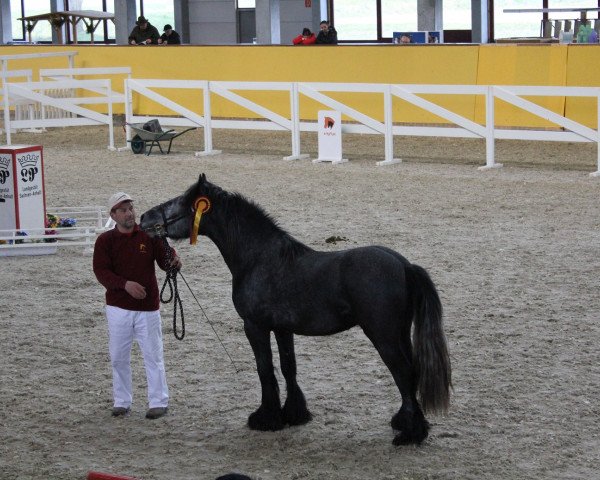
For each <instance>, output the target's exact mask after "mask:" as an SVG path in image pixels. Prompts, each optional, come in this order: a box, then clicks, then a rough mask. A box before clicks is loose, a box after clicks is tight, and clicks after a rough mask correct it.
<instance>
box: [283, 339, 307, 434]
mask: <svg viewBox="0 0 600 480" xmlns="http://www.w3.org/2000/svg"><path fill="white" fill-rule="evenodd" d="M275 338H276V339H277V346H278V347H279V360H280V362H281V372H282V373H283V376H284V378H285V383H286V390H287V397H286V399H285V403H284V405H283V421H284V422H285V423H287V424H288V425H304V424H305V423H308V422H310V421H311V420H312V415H311V413H310V412H309V411H308V409H307V408H306V400H305V398H304V394H303V393H302V390H301V389H300V386H299V385H298V383H297V382H296V354H295V353H294V334H293V333H289V332H281V331H275Z"/></svg>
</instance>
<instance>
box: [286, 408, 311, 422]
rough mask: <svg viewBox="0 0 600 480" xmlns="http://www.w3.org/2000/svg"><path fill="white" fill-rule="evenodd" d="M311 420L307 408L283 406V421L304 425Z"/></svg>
mask: <svg viewBox="0 0 600 480" xmlns="http://www.w3.org/2000/svg"><path fill="white" fill-rule="evenodd" d="M311 420H312V413H310V412H309V411H308V409H306V408H304V409H301V410H293V409H291V408H286V407H285V406H284V407H283V421H284V422H285V423H286V424H287V425H289V426H293V425H304V424H306V423H308V422H310V421H311Z"/></svg>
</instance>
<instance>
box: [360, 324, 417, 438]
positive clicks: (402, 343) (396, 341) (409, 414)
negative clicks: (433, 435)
mask: <svg viewBox="0 0 600 480" xmlns="http://www.w3.org/2000/svg"><path fill="white" fill-rule="evenodd" d="M363 330H364V331H365V333H366V335H367V336H368V337H369V339H370V340H371V342H373V345H374V346H375V348H376V349H377V351H378V352H379V355H380V356H381V359H382V360H383V362H384V363H385V365H386V366H387V367H388V369H389V371H390V373H391V374H392V377H394V382H395V383H396V386H397V387H398V390H399V391H400V395H401V396H402V406H401V407H400V410H399V411H398V412H397V413H396V414H395V415H394V416H393V417H392V421H391V425H392V428H393V429H394V430H398V431H399V433H398V434H397V435H396V437H395V438H394V441H393V443H394V445H408V444H413V443H415V444H420V443H421V442H423V440H425V439H426V438H427V435H428V434H429V423H428V422H427V420H426V419H425V416H424V415H423V411H422V410H421V407H420V405H419V402H418V401H417V397H416V389H417V387H416V374H415V371H414V366H413V362H412V349H411V343H410V336H409V335H410V332H406V333H405V334H401V335H398V334H395V332H394V333H392V332H389V331H388V332H384V331H383V330H379V331H378V332H373V331H368V329H365V328H363ZM384 334H385V335H384ZM400 336H402V337H403V340H401V339H400V338H399V337H400Z"/></svg>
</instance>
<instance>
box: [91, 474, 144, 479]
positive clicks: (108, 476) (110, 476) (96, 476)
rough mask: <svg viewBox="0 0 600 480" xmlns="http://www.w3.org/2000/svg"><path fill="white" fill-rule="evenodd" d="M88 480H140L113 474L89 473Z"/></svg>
mask: <svg viewBox="0 0 600 480" xmlns="http://www.w3.org/2000/svg"><path fill="white" fill-rule="evenodd" d="M87 480H138V479H137V478H135V477H124V476H123V475H113V474H111V473H101V472H88V474H87Z"/></svg>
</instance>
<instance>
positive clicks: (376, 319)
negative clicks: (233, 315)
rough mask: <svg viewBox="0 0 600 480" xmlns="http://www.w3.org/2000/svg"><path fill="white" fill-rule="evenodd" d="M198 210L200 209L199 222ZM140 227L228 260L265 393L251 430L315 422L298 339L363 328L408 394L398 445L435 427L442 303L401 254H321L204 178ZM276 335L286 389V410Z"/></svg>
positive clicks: (440, 401)
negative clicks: (200, 242) (205, 245)
mask: <svg viewBox="0 0 600 480" xmlns="http://www.w3.org/2000/svg"><path fill="white" fill-rule="evenodd" d="M198 208H199V209H200V211H201V212H203V213H202V215H201V216H200V217H199V218H198V217H197V214H196V212H197V210H198ZM195 219H196V222H198V220H199V226H196V227H195V228H197V232H196V231H194V220H195ZM140 224H141V227H142V228H143V229H144V230H146V231H148V232H151V233H152V232H153V233H154V234H159V235H167V236H168V237H170V238H173V239H184V238H188V237H190V236H191V237H192V238H194V237H195V235H196V233H197V234H199V235H205V236H207V237H208V238H210V239H211V240H212V241H213V242H214V243H215V245H216V246H217V247H218V248H219V251H220V252H221V254H222V255H223V258H224V260H225V263H226V264H227V266H228V267H229V269H230V270H231V275H232V283H233V303H234V305H235V308H236V310H237V312H238V313H239V315H240V317H242V319H243V320H244V331H245V332H246V336H247V337H248V341H249V342H250V345H251V346H252V350H253V351H254V356H255V358H256V366H257V370H258V376H259V378H260V383H261V388H262V400H261V405H260V407H259V408H258V410H256V411H255V412H254V413H252V414H251V415H250V416H249V418H248V426H249V427H250V428H251V429H254V430H280V429H282V428H283V427H284V426H285V425H302V424H304V423H307V422H308V421H310V420H311V418H312V416H311V414H310V412H309V411H308V409H307V407H306V400H305V399H304V394H303V393H302V390H301V389H300V386H299V385H298V383H297V382H296V357H295V353H294V334H298V335H331V334H334V333H338V332H341V331H343V330H347V329H349V328H351V327H354V326H356V325H358V326H359V327H360V328H362V330H363V331H364V332H365V334H366V335H367V337H368V338H369V339H370V340H371V342H372V343H373V345H374V346H375V348H376V349H377V351H378V352H379V355H380V356H381V358H382V359H383V361H384V363H385V364H386V365H387V367H388V368H389V370H390V372H391V373H392V376H393V377H394V381H395V382H396V385H397V386H398V389H399V390H400V394H401V395H402V406H401V408H400V410H399V411H398V412H397V413H396V414H395V415H394V416H393V418H392V421H391V424H392V428H394V429H395V430H398V431H399V433H398V434H397V435H396V437H395V438H394V442H393V443H394V444H395V445H401V444H409V443H417V444H418V443H421V442H422V441H423V440H424V439H425V438H427V434H428V431H429V424H428V422H427V420H425V417H424V415H423V412H434V413H435V412H445V411H446V410H447V408H448V404H449V398H450V388H451V369H450V359H449V356H448V349H447V346H446V339H445V336H444V331H443V326H442V305H441V303H440V299H439V296H438V294H437V291H436V289H435V286H434V284H433V282H432V281H431V279H430V277H429V275H428V274H427V272H426V271H425V270H424V269H423V268H421V267H419V266H418V265H414V264H411V263H410V262H408V260H406V259H405V258H404V257H402V256H401V255H400V254H398V253H397V252H395V251H393V250H390V249H389V248H385V247H379V246H370V247H359V248H353V249H350V250H342V251H337V252H318V251H315V250H313V249H312V248H309V247H308V246H306V245H304V244H302V243H300V242H299V241H297V240H295V239H294V238H292V237H291V236H290V235H289V234H288V233H286V232H285V231H283V230H282V229H281V228H280V227H279V226H278V225H277V224H276V223H275V222H274V221H273V219H272V218H271V217H269V215H268V214H266V213H265V212H264V211H263V210H262V209H261V208H260V207H259V206H258V205H256V204H254V203H252V202H251V201H249V200H247V199H246V198H244V197H243V196H241V195H239V194H235V193H229V192H226V191H224V190H223V189H221V188H220V187H218V186H216V185H214V184H212V183H210V182H208V181H207V180H206V176H205V175H204V174H202V175H200V178H199V179H198V183H196V184H195V185H193V186H191V187H190V188H189V189H188V190H187V191H186V192H185V193H184V194H183V195H181V196H179V197H176V198H174V199H172V200H169V201H167V202H165V203H163V204H161V205H158V206H156V207H154V208H151V209H150V210H148V211H147V212H146V213H144V214H143V215H142V217H141V219H140ZM411 328H412V329H413V334H412V342H411ZM271 332H274V333H275V339H276V340H277V345H278V347H279V357H280V362H281V371H282V373H283V376H284V377H285V381H286V387H287V397H286V400H285V404H284V405H283V408H282V407H281V402H280V399H279V386H278V383H277V379H276V378H275V375H274V371H273V358H272V352H271ZM417 397H418V398H419V400H420V402H421V405H419V401H418V400H417ZM421 408H422V410H421Z"/></svg>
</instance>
